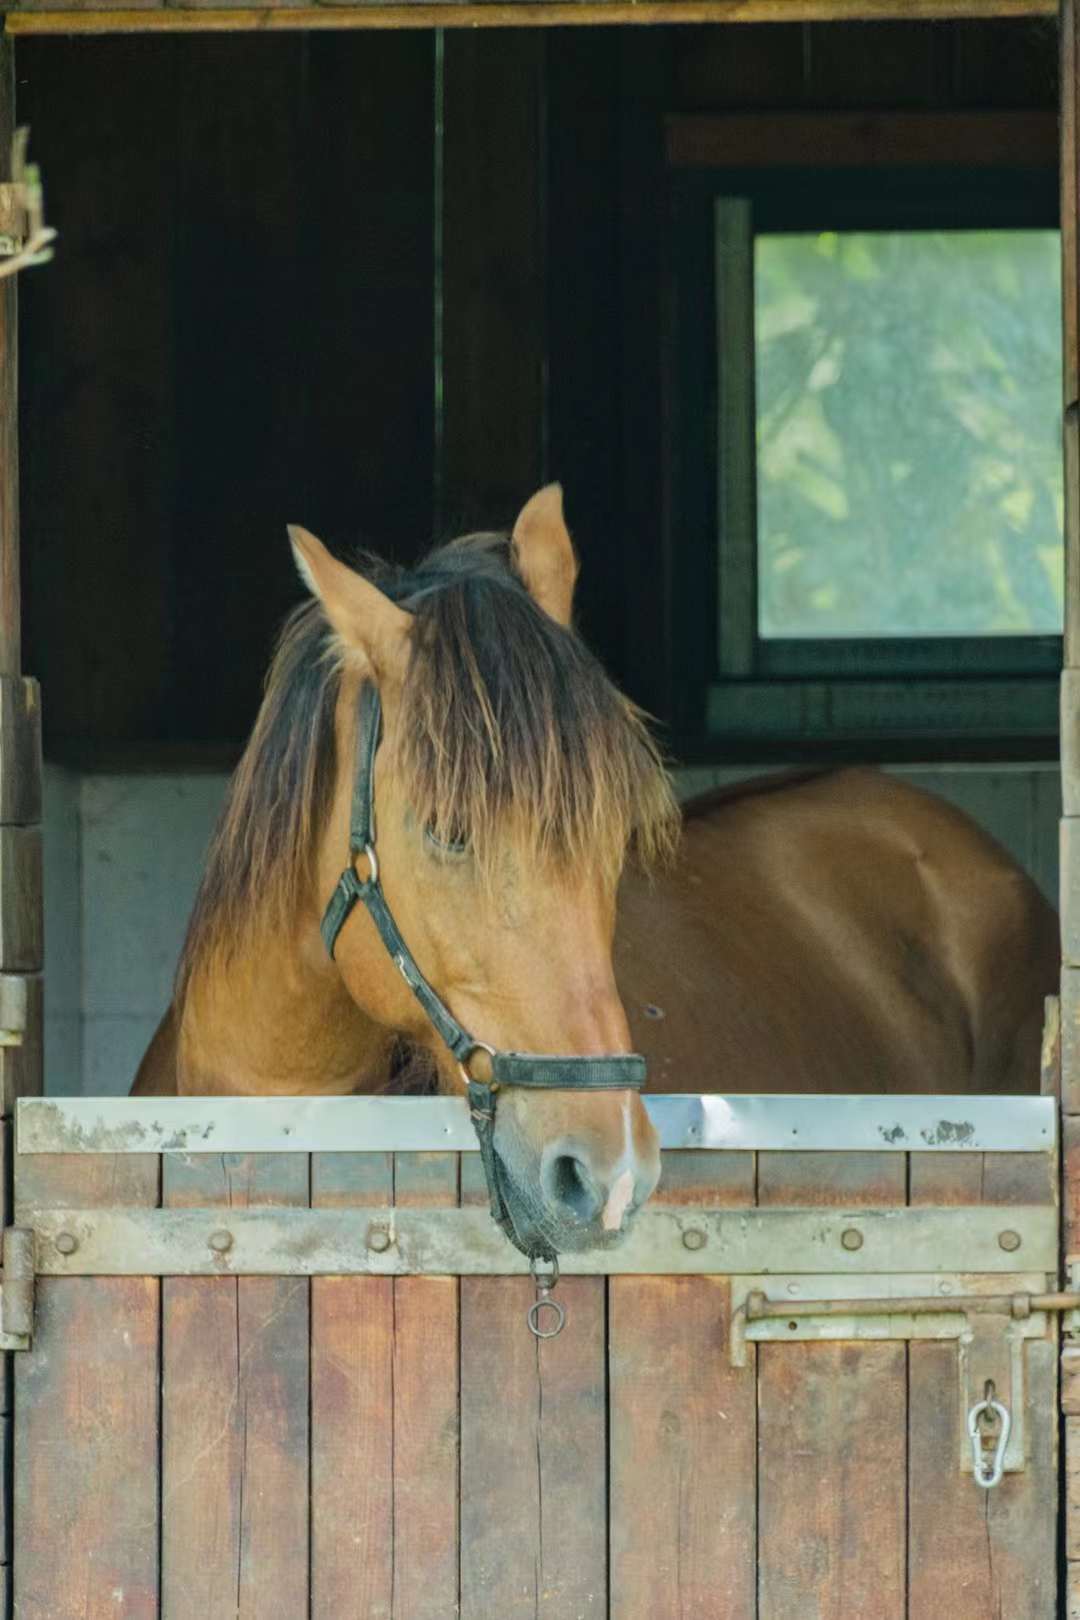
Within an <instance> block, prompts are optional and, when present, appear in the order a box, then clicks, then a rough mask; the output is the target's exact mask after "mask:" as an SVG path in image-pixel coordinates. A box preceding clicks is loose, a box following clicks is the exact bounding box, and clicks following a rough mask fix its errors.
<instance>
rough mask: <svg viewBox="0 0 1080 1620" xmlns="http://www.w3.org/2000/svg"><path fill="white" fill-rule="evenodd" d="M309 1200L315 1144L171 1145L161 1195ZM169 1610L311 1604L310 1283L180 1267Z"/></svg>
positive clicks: (187, 1201)
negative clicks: (214, 1149) (235, 1151)
mask: <svg viewBox="0 0 1080 1620" xmlns="http://www.w3.org/2000/svg"><path fill="white" fill-rule="evenodd" d="M307 1199H308V1160H307V1157H306V1156H305V1155H303V1154H278V1155H270V1154H267V1155H255V1154H252V1155H247V1156H241V1155H231V1154H226V1155H223V1154H216V1155H209V1154H199V1155H191V1156H185V1157H181V1156H179V1155H167V1156H166V1158H165V1160H164V1167H163V1202H164V1203H165V1204H166V1205H168V1206H170V1207H175V1208H181V1207H184V1206H197V1207H211V1206H218V1205H220V1206H221V1209H222V1225H221V1232H222V1241H223V1242H224V1243H225V1245H226V1250H225V1251H223V1252H227V1242H228V1211H229V1209H230V1208H247V1207H249V1206H251V1205H253V1204H290V1205H295V1204H300V1205H306V1203H307ZM162 1330H163V1361H162V1422H163V1436H162V1440H163V1444H162V1568H161V1605H162V1614H163V1616H164V1620H185V1617H186V1616H189V1615H192V1616H193V1615H196V1614H197V1615H199V1616H200V1620H203V1617H205V1620H226V1617H228V1620H262V1617H263V1616H265V1615H267V1614H268V1613H274V1614H281V1615H294V1614H295V1615H300V1614H304V1613H306V1610H307V1601H308V1284H307V1281H306V1280H305V1279H303V1278H296V1277H281V1278H277V1277H245V1278H233V1277H221V1278H216V1277H215V1278H190V1277H171V1278H167V1279H166V1280H165V1283H164V1285H163V1297H162Z"/></svg>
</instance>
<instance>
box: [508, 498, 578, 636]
mask: <svg viewBox="0 0 1080 1620" xmlns="http://www.w3.org/2000/svg"><path fill="white" fill-rule="evenodd" d="M512 545H513V552H514V561H515V563H516V565H517V571H518V573H519V574H520V575H521V577H522V579H523V580H524V582H525V585H526V588H527V589H528V592H529V595H530V596H531V597H532V599H533V601H534V602H536V603H537V605H538V606H539V607H542V608H543V610H544V612H545V613H547V614H548V615H549V616H550V617H551V618H553V619H554V620H556V622H557V623H558V624H569V623H570V615H571V612H572V611H573V606H574V582H575V580H576V579H577V574H578V560H577V557H576V555H575V554H574V543H573V541H572V540H571V539H570V534H569V531H568V530H567V527H566V522H565V519H564V518H563V499H562V485H561V484H548V485H547V487H546V488H545V489H541V490H539V491H538V492H537V493H536V494H535V495H534V496H533V497H532V499H531V500H530V501H527V502H526V504H525V505H524V506H523V507H522V509H521V512H520V514H519V515H518V520H517V522H516V523H515V524H514V534H513V541H512Z"/></svg>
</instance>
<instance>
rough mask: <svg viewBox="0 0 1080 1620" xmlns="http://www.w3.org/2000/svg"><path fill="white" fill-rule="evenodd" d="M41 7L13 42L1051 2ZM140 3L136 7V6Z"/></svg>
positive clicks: (682, 19) (1005, 7)
mask: <svg viewBox="0 0 1080 1620" xmlns="http://www.w3.org/2000/svg"><path fill="white" fill-rule="evenodd" d="M39 3H40V0H22V3H21V5H20V6H19V9H18V10H15V11H11V12H8V14H7V16H6V18H5V26H6V28H7V31H8V33H9V34H11V35H13V36H19V35H24V36H25V35H27V34H66V35H71V34H80V33H85V34H91V33H93V34H108V33H129V34H137V33H200V32H201V33H206V32H210V31H213V32H218V33H242V32H243V33H246V32H249V31H251V30H254V29H258V30H260V31H261V32H273V31H275V30H277V29H282V30H285V29H304V30H308V31H310V30H314V29H323V28H325V29H331V30H333V31H335V32H341V31H343V30H345V29H349V28H372V29H386V28H424V29H426V28H452V29H476V28H565V27H567V26H570V27H575V26H576V27H595V25H596V24H597V23H607V24H627V23H631V24H639V25H642V26H645V27H655V26H656V25H657V24H658V23H668V24H670V23H677V24H699V23H761V22H767V23H785V22H794V23H804V22H834V21H837V20H843V19H846V20H858V21H867V22H872V21H884V20H889V19H893V18H897V19H900V20H904V21H908V20H910V19H912V18H925V19H927V20H932V19H936V18H950V19H955V18H961V17H971V18H976V17H1052V16H1053V15H1054V13H1055V11H1056V9H1057V7H1056V4H1055V0H640V3H638V0H519V3H515V0H509V3H508V0H501V3H500V0H493V3H491V4H479V5H477V4H470V3H469V0H463V3H462V4H457V5H456V4H454V3H453V0H445V3H444V4H434V3H427V4H425V3H419V0H418V3H417V4H407V3H406V4H401V5H386V4H379V3H374V4H367V3H366V0H360V3H358V4H355V5H351V4H347V3H346V4H340V5H335V6H333V7H318V6H303V7H289V8H286V7H281V8H273V7H270V8H268V7H263V8H262V9H257V8H242V9H221V10H206V11H182V10H179V9H172V8H160V9H147V10H145V11H139V10H137V9H135V6H133V5H131V4H130V0H128V3H127V4H126V5H125V7H124V8H123V9H118V10H116V11H108V10H105V9H97V8H95V9H93V10H84V11H80V10H79V9H77V8H75V7H71V6H70V0H69V3H68V9H66V10H63V11H54V12H49V11H42V10H39V9H37V6H38V5H39ZM140 3H142V0H136V5H138V4H140Z"/></svg>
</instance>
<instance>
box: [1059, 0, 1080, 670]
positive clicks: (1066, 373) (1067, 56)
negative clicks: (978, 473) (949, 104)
mask: <svg viewBox="0 0 1080 1620" xmlns="http://www.w3.org/2000/svg"><path fill="white" fill-rule="evenodd" d="M1060 18H1061V34H1060V50H1061V71H1060V75H1059V86H1060V95H1061V299H1062V334H1061V336H1062V359H1063V376H1062V387H1063V393H1064V403H1065V406H1066V408H1068V407H1069V406H1070V405H1075V404H1076V402H1077V400H1078V399H1080V322H1078V318H1077V317H1078V314H1080V300H1078V296H1077V293H1078V286H1080V279H1078V278H1080V235H1078V232H1077V202H1078V191H1077V187H1078V185H1080V172H1078V168H1077V142H1078V140H1080V129H1078V127H1077V109H1076V102H1077V86H1078V83H1080V56H1078V50H1080V39H1078V36H1077V20H1076V0H1062V4H1061V10H1060ZM1075 428H1076V419H1075V413H1074V416H1073V432H1074V442H1075ZM1074 473H1075V474H1076V475H1080V465H1074ZM1078 495H1080V488H1078V487H1077V484H1076V478H1075V476H1074V477H1073V478H1070V479H1068V480H1067V484H1066V491H1065V505H1066V513H1067V514H1068V513H1069V512H1070V509H1071V513H1072V517H1073V522H1074V525H1075V522H1076V520H1077V518H1078V517H1080V512H1078V509H1077V504H1076V497H1077V496H1078ZM1066 562H1068V556H1066ZM1075 581H1076V576H1075V575H1074V576H1073V583H1074V584H1075ZM1066 595H1068V592H1066ZM1068 619H1069V613H1068V608H1066V625H1065V637H1066V642H1065V651H1066V657H1065V663H1066V665H1075V663H1076V657H1075V656H1074V654H1075V653H1076V651H1077V650H1078V649H1077V647H1076V645H1075V640H1074V638H1073V636H1072V635H1071V634H1070V625H1069V623H1068ZM1073 629H1074V630H1076V629H1080V626H1076V627H1073Z"/></svg>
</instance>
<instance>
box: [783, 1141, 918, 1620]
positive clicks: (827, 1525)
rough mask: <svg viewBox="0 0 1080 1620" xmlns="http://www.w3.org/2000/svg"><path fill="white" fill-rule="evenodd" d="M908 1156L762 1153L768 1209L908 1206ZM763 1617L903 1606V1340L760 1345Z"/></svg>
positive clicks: (881, 1619) (829, 1615)
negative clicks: (906, 1176) (769, 1207)
mask: <svg viewBox="0 0 1080 1620" xmlns="http://www.w3.org/2000/svg"><path fill="white" fill-rule="evenodd" d="M904 1197H905V1164H904V1159H903V1155H902V1154H888V1153H865V1154H862V1153H857V1154H856V1153H851V1154H848V1153H762V1154H759V1156H758V1203H759V1205H761V1206H768V1205H786V1206H789V1207H793V1208H797V1207H802V1206H819V1205H829V1206H831V1207H833V1208H844V1207H850V1208H852V1209H856V1208H859V1207H861V1206H865V1205H888V1204H902V1203H903V1202H904ZM758 1352H759V1353H758V1410H759V1425H760V1427H759V1441H758V1487H759V1523H758V1556H759V1569H758V1605H759V1607H758V1613H759V1616H760V1620H803V1617H805V1616H806V1615H807V1614H813V1615H814V1616H815V1617H816V1620H849V1617H850V1616H852V1615H856V1614H873V1615H874V1616H875V1620H902V1617H903V1616H904V1615H905V1510H906V1504H905V1480H904V1452H905V1419H906V1411H907V1392H906V1367H907V1363H906V1356H905V1347H904V1345H903V1344H893V1343H885V1344H854V1343H852V1344H847V1343H827V1344H799V1345H785V1344H763V1345H759V1347H758Z"/></svg>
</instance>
